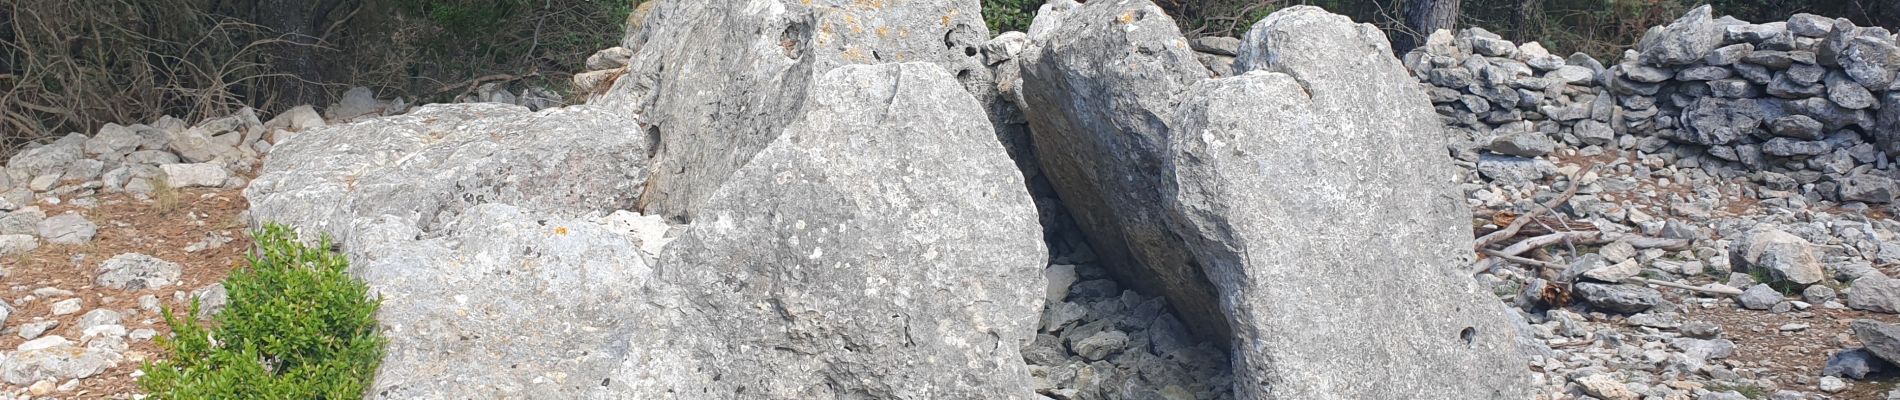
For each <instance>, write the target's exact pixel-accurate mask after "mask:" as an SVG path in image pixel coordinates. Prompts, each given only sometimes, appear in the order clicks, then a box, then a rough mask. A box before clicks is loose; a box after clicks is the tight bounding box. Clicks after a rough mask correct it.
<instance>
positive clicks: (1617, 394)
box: [1576, 374, 1642, 400]
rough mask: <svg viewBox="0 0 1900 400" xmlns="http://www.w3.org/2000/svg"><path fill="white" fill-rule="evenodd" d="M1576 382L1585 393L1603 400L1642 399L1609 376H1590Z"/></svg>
mask: <svg viewBox="0 0 1900 400" xmlns="http://www.w3.org/2000/svg"><path fill="white" fill-rule="evenodd" d="M1576 382H1577V385H1578V386H1582V387H1583V392H1584V393H1589V394H1590V395H1591V396H1595V397H1596V398H1599V399H1603V400H1638V399H1641V398H1642V396H1639V395H1637V394H1636V392H1633V391H1630V389H1629V387H1628V386H1625V385H1624V384H1623V382H1622V381H1619V380H1617V379H1616V378H1613V377H1610V376H1609V375H1608V374H1595V375H1589V376H1585V377H1582V378H1577V379H1576Z"/></svg>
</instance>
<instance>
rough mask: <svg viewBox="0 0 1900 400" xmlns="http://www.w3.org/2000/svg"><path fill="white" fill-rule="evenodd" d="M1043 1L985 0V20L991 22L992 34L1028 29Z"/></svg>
mask: <svg viewBox="0 0 1900 400" xmlns="http://www.w3.org/2000/svg"><path fill="white" fill-rule="evenodd" d="M1042 3H1043V0H984V1H983V20H984V21H986V22H989V24H990V34H991V35H995V34H1000V33H1003V32H1009V31H1027V30H1029V22H1030V21H1032V20H1034V19H1035V18H1036V9H1037V8H1041V7H1042Z"/></svg>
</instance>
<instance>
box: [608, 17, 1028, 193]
mask: <svg viewBox="0 0 1900 400" xmlns="http://www.w3.org/2000/svg"><path fill="white" fill-rule="evenodd" d="M652 7H653V8H652V9H651V10H650V12H649V14H648V15H647V16H646V17H645V18H644V22H642V26H641V27H640V28H639V30H638V32H636V33H634V34H632V35H630V36H629V38H628V40H627V41H628V42H634V41H644V42H643V43H623V46H624V47H626V48H629V49H638V53H636V54H634V56H633V59H632V60H631V62H630V64H629V66H628V70H627V75H625V76H623V77H621V78H620V79H619V80H618V81H616V82H615V84H614V86H613V88H612V89H611V90H609V91H608V93H607V94H605V95H602V96H600V97H597V98H596V100H595V101H594V102H595V103H597V104H602V105H605V106H608V107H611V108H613V109H614V110H616V111H617V112H621V113H624V114H627V115H634V114H637V115H639V116H640V117H641V118H642V122H643V123H645V126H646V129H647V131H646V133H645V134H644V135H643V137H645V138H646V139H647V140H649V141H650V143H649V149H650V150H651V151H652V152H651V153H629V155H630V156H642V155H644V156H650V157H651V162H652V166H653V168H652V170H653V176H652V178H651V179H652V180H651V186H650V187H648V188H647V189H646V191H645V194H644V195H643V196H642V197H641V201H642V203H643V204H642V207H641V208H642V209H643V210H646V211H648V212H649V213H656V214H661V215H665V216H667V217H669V218H672V219H675V220H681V221H685V220H690V219H691V217H692V216H693V214H694V211H695V210H696V209H697V208H699V207H698V205H700V204H701V203H703V202H705V201H706V199H707V198H708V197H709V196H710V195H711V194H712V192H713V190H714V189H717V188H719V187H720V185H721V184H723V183H724V182H725V181H726V178H727V177H728V176H729V175H731V174H732V172H733V171H736V170H738V169H739V168H740V167H741V166H744V165H745V164H746V162H747V161H748V160H750V159H751V158H752V157H753V155H754V154H757V153H758V152H759V150H761V149H763V148H765V146H766V144H769V143H771V142H772V141H773V140H774V139H776V138H777V137H778V136H779V135H780V134H781V133H782V132H783V129H784V128H785V126H786V125H787V124H788V123H790V122H791V121H792V120H793V119H795V118H797V117H798V116H799V115H801V114H800V110H801V109H803V108H804V106H805V104H804V102H805V100H806V98H807V96H806V94H807V93H806V92H807V91H808V89H809V88H810V87H811V86H812V84H813V82H815V81H816V80H817V78H818V77H820V76H823V75H824V74H825V73H826V72H827V71H830V70H831V69H833V68H836V67H838V66H841V65H851V64H878V63H890V62H928V63H933V64H936V65H938V66H939V67H941V68H943V69H944V70H947V71H950V72H951V73H952V74H953V75H954V76H956V77H957V79H958V80H959V81H961V82H962V83H963V84H964V85H965V87H967V88H970V90H972V91H974V92H978V93H979V96H980V97H985V98H988V97H993V95H984V94H982V93H993V92H994V91H995V89H994V85H992V84H990V83H988V82H989V71H988V70H987V69H986V68H984V65H983V55H982V54H981V52H980V47H981V46H982V45H983V44H984V42H985V41H987V40H988V39H989V32H988V29H987V28H986V27H985V25H984V23H983V20H982V12H981V10H982V6H981V4H980V2H978V1H977V0H951V1H916V0H908V1H877V2H865V1H856V2H812V1H794V0H732V1H703V0H661V1H659V2H658V3H657V4H655V5H653V6H652ZM630 158H636V157H630Z"/></svg>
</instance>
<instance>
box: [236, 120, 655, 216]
mask: <svg viewBox="0 0 1900 400" xmlns="http://www.w3.org/2000/svg"><path fill="white" fill-rule="evenodd" d="M645 145H646V142H645V140H644V139H643V138H641V135H640V133H639V128H638V127H637V124H636V123H634V122H633V121H631V120H629V119H627V118H624V117H622V116H619V115H615V114H612V113H609V112H606V111H605V110H603V109H600V108H598V107H593V106H576V107H566V108H558V109H552V110H546V111H541V112H534V113H530V112H528V110H527V109H525V108H521V107H516V106H507V105H495V104H453V105H429V106H424V107H422V108H420V109H418V110H416V111H414V112H411V113H409V114H405V115H401V116H395V117H385V118H380V119H373V120H367V121H363V122H357V123H353V124H345V125H332V126H329V127H325V128H322V129H316V130H312V131H310V132H305V133H303V134H300V135H297V136H296V137H293V138H291V139H290V140H287V141H285V142H283V143H280V144H278V145H277V147H275V148H274V150H273V151H272V155H271V157H270V158H269V159H268V160H267V161H266V162H265V164H264V169H263V172H262V173H261V175H260V176H258V177H257V179H256V180H255V181H254V182H252V183H251V185H250V186H249V187H248V188H246V189H245V196H246V197H247V198H249V200H250V205H251V212H252V213H253V214H254V215H255V216H257V217H259V218H260V219H259V220H260V221H263V220H270V221H277V222H281V223H284V224H287V225H290V226H294V227H297V228H299V229H303V230H311V229H314V230H316V231H319V232H324V233H328V234H330V235H332V236H333V237H335V238H336V239H338V240H344V241H346V240H348V239H349V238H350V236H351V235H353V234H354V229H353V228H352V227H351V225H353V224H355V223H358V222H367V221H368V220H370V219H376V218H381V217H382V216H384V215H388V216H393V217H395V218H400V219H402V220H405V221H408V222H410V223H412V224H414V225H415V226H417V227H418V228H419V229H422V230H424V231H429V230H432V227H433V226H434V225H435V224H438V223H442V222H446V221H452V220H454V219H455V217H456V216H457V215H458V214H460V213H461V212H462V210H465V209H467V208H469V207H472V206H475V205H479V204H486V203H506V204H512V205H515V206H519V207H523V208H528V209H532V210H536V211H541V212H545V213H547V214H549V215H553V216H562V217H577V216H580V215H582V214H585V213H588V212H593V211H598V210H612V209H626V208H631V207H633V206H634V203H635V201H636V200H637V199H638V196H639V191H640V188H641V187H642V184H643V182H644V178H645V175H646V170H645V168H644V163H642V162H640V161H639V159H638V157H637V156H631V155H637V154H641V153H642V152H644V151H645V149H646V147H645ZM306 236H307V237H310V238H315V237H316V236H314V235H306Z"/></svg>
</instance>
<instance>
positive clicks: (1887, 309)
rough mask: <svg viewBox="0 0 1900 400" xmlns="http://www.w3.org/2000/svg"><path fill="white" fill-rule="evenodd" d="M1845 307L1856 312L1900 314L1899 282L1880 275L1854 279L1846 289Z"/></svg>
mask: <svg viewBox="0 0 1900 400" xmlns="http://www.w3.org/2000/svg"><path fill="white" fill-rule="evenodd" d="M1847 306H1848V307H1853V308H1854V309H1856V310H1866V311H1873V312H1883V313H1888V314H1900V280H1896V279H1892V278H1888V277H1885V276H1880V275H1873V276H1864V277H1861V278H1860V279H1855V280H1854V283H1853V284H1852V285H1850V286H1849V287H1848V288H1847Z"/></svg>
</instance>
